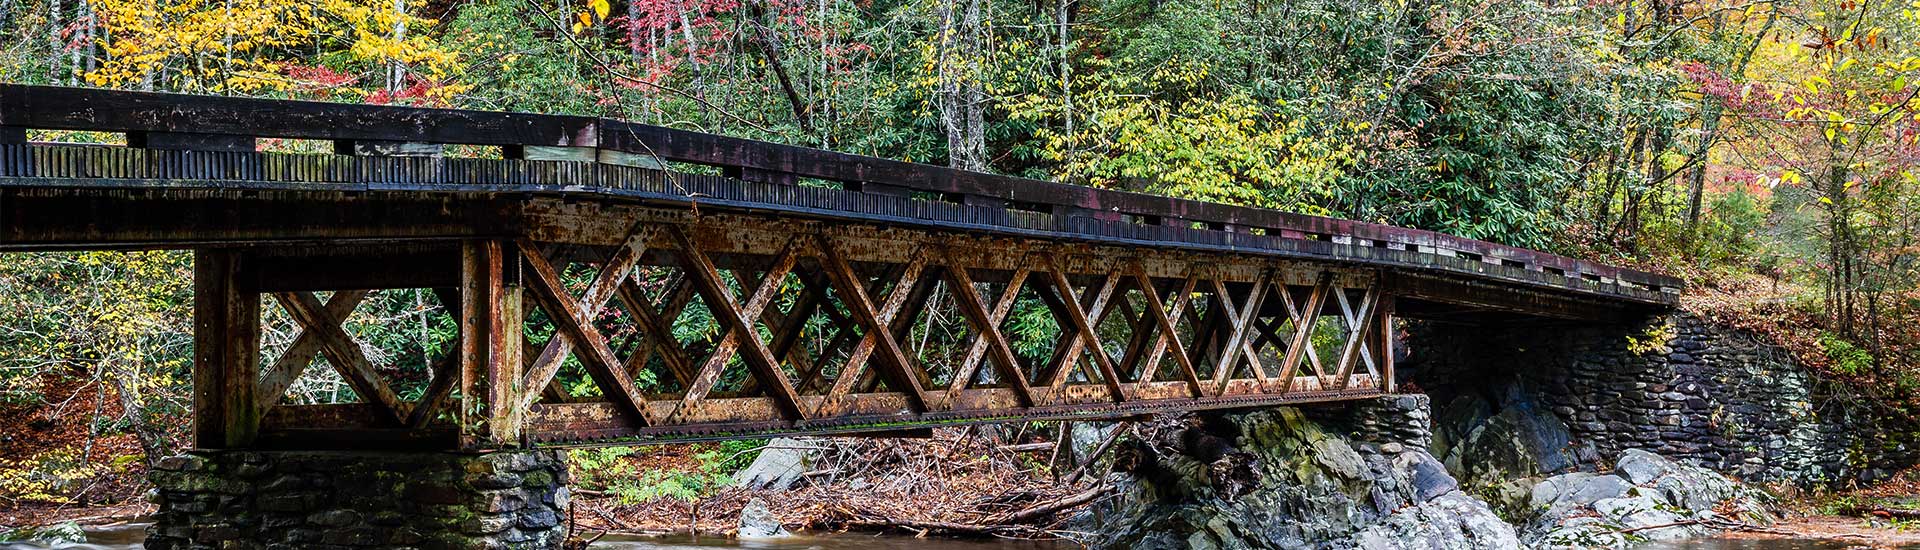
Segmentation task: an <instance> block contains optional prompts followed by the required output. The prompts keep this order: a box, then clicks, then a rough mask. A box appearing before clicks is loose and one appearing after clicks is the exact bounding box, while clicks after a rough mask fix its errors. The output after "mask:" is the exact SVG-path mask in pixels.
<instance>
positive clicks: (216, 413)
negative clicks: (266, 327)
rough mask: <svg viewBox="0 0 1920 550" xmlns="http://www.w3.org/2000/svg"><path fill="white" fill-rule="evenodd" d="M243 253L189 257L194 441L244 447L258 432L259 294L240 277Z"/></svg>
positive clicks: (215, 446) (209, 446) (211, 446)
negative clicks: (256, 395)
mask: <svg viewBox="0 0 1920 550" xmlns="http://www.w3.org/2000/svg"><path fill="white" fill-rule="evenodd" d="M241 257H242V256H241V253H240V252H237V251H233V250H197V251H195V252H194V256H193V408H194V425H193V428H194V429H193V433H194V438H193V440H194V446H195V447H199V448H203V449H219V448H233V447H245V446H248V445H251V444H253V440H254V438H255V437H256V436H258V435H259V433H260V414H259V410H260V409H259V407H258V406H257V405H255V403H254V395H255V394H254V384H255V379H256V378H258V377H259V372H260V365H259V359H260V295H259V293H257V292H254V291H252V289H249V288H245V285H243V284H242V281H241V278H240V270H241V269H242V265H241V261H240V260H241Z"/></svg>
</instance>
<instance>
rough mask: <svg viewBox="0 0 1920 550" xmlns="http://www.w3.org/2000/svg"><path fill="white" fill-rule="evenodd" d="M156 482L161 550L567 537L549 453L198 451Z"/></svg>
mask: <svg viewBox="0 0 1920 550" xmlns="http://www.w3.org/2000/svg"><path fill="white" fill-rule="evenodd" d="M151 477H152V479H153V482H154V484H155V485H156V486H157V489H158V504H159V511H158V512H157V513H156V514H155V518H154V519H155V523H154V525H153V526H152V527H150V528H149V529H148V538H147V543H146V547H147V548H150V549H155V550H173V549H188V548H194V549H198V548H239V549H248V548H258V549H276V550H277V549H289V550H291V549H309V548H318V549H344V548H420V549H425V550H431V549H436V548H447V549H456V548H457V549H492V548H501V549H519V548H526V549H541V550H545V549H553V548H560V546H561V543H562V542H563V540H564V537H565V535H566V532H565V529H566V526H565V523H566V522H565V521H564V519H565V512H566V510H567V499H568V493H567V488H566V485H567V468H566V463H565V462H564V461H563V460H561V457H559V456H558V455H556V454H554V453H553V452H549V451H510V452H495V453H484V454H454V453H425V452H421V453H371V452H337V451H301V452H294V451H285V452H280V451H195V452H192V453H189V454H185V455H180V456H173V457H168V458H166V459H163V460H161V461H160V463H159V465H158V467H156V468H155V469H154V470H153V472H152V474H151Z"/></svg>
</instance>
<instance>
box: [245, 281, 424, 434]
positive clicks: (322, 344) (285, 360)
mask: <svg viewBox="0 0 1920 550" xmlns="http://www.w3.org/2000/svg"><path fill="white" fill-rule="evenodd" d="M367 294H368V292H367V291H364V290H349V291H340V292H335V293H334V294H333V296H332V297H330V298H328V300H327V301H326V302H325V303H322V302H321V301H320V299H319V297H317V296H315V295H314V293H312V292H279V293H275V294H274V295H273V297H274V299H275V300H277V301H278V302H279V303H280V306H281V307H282V308H284V309H286V311H287V315H288V316H290V317H292V318H293V320H294V322H295V323H298V324H299V325H300V327H301V330H300V332H299V334H298V335H297V336H295V337H294V339H293V345H291V346H289V347H288V348H287V350H286V352H284V353H282V354H281V355H280V357H279V358H278V359H276V360H275V361H274V363H273V364H272V365H270V366H268V368H267V370H266V371H265V372H262V373H261V375H260V378H259V379H258V380H257V382H256V383H257V388H256V390H255V392H256V395H258V396H259V397H258V398H257V400H256V401H257V403H259V404H260V411H261V412H265V411H266V410H267V409H268V408H270V407H272V406H273V404H274V403H276V402H278V401H279V399H280V396H281V395H283V394H285V393H286V391H287V388H288V387H290V386H292V385H293V382H294V381H295V380H298V379H299V378H300V375H301V374H302V373H304V372H306V369H307V367H309V366H311V365H312V364H313V360H314V358H315V357H319V356H324V357H326V359H327V363H328V364H329V365H332V366H333V368H334V370H335V371H338V372H339V373H340V377H341V378H342V379H344V380H346V382H347V384H348V385H349V386H351V387H352V388H353V391H354V393H356V394H359V395H360V396H361V398H363V399H365V400H366V401H367V403H368V404H370V405H372V406H373V407H374V410H375V411H376V414H377V415H378V417H379V418H380V420H381V421H383V422H387V423H390V424H393V425H397V426H409V427H420V426H424V425H426V423H427V422H428V421H430V420H431V419H432V413H433V411H435V410H436V409H438V408H439V405H440V404H441V403H443V402H444V401H445V400H446V398H447V394H449V393H451V391H452V389H453V384H452V383H451V380H452V375H451V365H452V362H451V361H450V360H442V361H439V364H438V365H436V367H435V368H434V374H433V382H432V383H430V384H429V386H428V389H427V392H426V394H425V396H424V397H423V398H422V400H421V402H420V403H419V404H418V405H414V404H409V403H407V402H406V401H402V400H401V399H400V397H399V396H398V395H395V394H394V392H393V388H392V387H390V386H388V385H387V382H386V380H384V379H382V378H381V377H380V373H379V372H378V371H377V370H375V368H374V366H373V363H372V362H371V361H368V360H367V356H366V353H365V352H364V351H362V350H361V349H360V344H359V343H358V342H356V341H355V340H354V339H353V337H352V336H350V335H348V334H347V332H346V330H345V329H343V328H341V327H342V325H343V324H344V322H345V321H346V318H347V316H349V315H352V314H353V310H354V309H355V308H357V307H359V305H360V303H361V302H363V301H365V300H366V297H367ZM442 299H443V300H444V299H445V297H444V296H443V297H442ZM456 347H457V346H456Z"/></svg>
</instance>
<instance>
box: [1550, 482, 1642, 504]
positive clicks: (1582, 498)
mask: <svg viewBox="0 0 1920 550" xmlns="http://www.w3.org/2000/svg"><path fill="white" fill-rule="evenodd" d="M1631 489H1633V484H1631V483H1627V480H1626V479H1625V478H1622V477H1620V476H1593V477H1589V478H1586V479H1585V480H1584V481H1582V482H1581V483H1578V484H1575V485H1573V486H1571V487H1568V488H1567V490H1566V491H1565V492H1563V493H1561V498H1560V500H1559V501H1558V502H1560V503H1571V504H1576V505H1589V504H1593V503H1595V502H1599V501H1600V500H1601V499H1609V498H1616V497H1619V496H1620V495H1624V494H1627V491H1628V490H1631Z"/></svg>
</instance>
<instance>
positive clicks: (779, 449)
mask: <svg viewBox="0 0 1920 550" xmlns="http://www.w3.org/2000/svg"><path fill="white" fill-rule="evenodd" d="M812 447H814V446H813V445H811V444H808V443H807V442H806V441H804V440H800V439H792V438H786V437H782V438H779V439H775V440H773V441H770V442H768V443H767V446H766V448H764V449H761V450H760V456H758V457H755V458H754V459H753V463H752V464H748V465H747V467H746V468H743V469H741V470H740V471H739V472H736V473H734V475H733V479H734V480H735V481H736V482H738V483H739V484H740V485H741V486H743V487H746V488H749V489H770V490H775V491H780V490H785V489H788V488H791V487H793V485H794V484H795V483H798V482H799V481H800V478H801V477H802V476H803V475H804V474H806V473H807V466H808V464H809V463H810V462H811V460H810V454H809V451H810V450H811V449H812Z"/></svg>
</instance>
